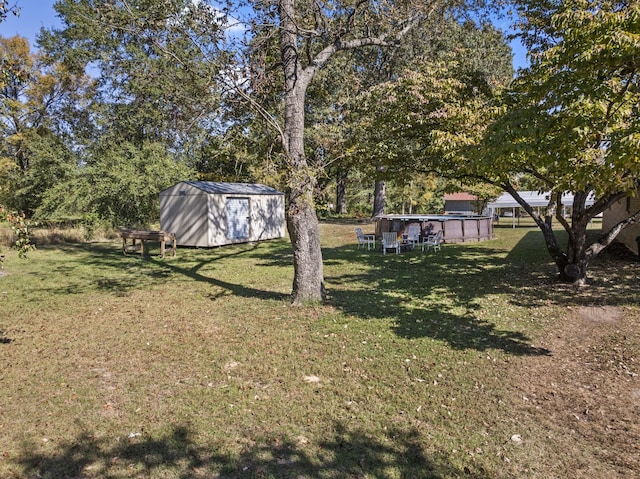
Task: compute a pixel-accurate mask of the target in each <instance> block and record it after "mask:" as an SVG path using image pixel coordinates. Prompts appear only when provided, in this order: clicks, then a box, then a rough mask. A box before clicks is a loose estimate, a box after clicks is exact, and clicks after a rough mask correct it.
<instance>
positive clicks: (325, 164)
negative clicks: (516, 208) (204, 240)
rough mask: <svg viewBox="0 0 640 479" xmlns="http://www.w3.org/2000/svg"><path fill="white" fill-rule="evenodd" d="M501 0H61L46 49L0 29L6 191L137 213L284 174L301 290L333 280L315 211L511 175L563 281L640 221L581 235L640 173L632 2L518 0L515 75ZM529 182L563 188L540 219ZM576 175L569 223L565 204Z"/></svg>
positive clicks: (318, 288) (85, 216)
mask: <svg viewBox="0 0 640 479" xmlns="http://www.w3.org/2000/svg"><path fill="white" fill-rule="evenodd" d="M507 6H508V5H507V3H506V2H505V3H504V4H503V3H499V2H484V1H483V0H457V1H453V2H452V1H444V0H430V1H427V2H425V1H419V2H418V1H408V2H400V3H399V2H390V1H375V2H342V1H331V0H329V1H321V2H318V1H307V0H302V1H296V0H271V1H267V2H264V1H261V2H253V1H247V2H242V1H240V2H236V1H234V2H229V3H228V4H227V5H216V6H214V5H212V4H210V3H208V2H205V1H200V2H193V1H190V0H156V1H146V0H118V1H115V2H114V1H109V2H107V1H104V0H59V1H58V2H56V4H55V10H56V12H57V13H58V15H59V18H60V20H61V25H62V26H61V27H60V28H54V29H43V30H41V32H40V34H39V35H38V50H37V51H32V50H31V48H30V45H29V43H28V42H27V40H26V39H24V38H20V37H14V38H0V55H1V61H2V78H1V79H0V120H1V121H0V128H2V129H3V132H2V133H3V134H2V138H3V141H2V143H1V144H0V203H2V204H4V205H5V206H6V207H7V208H9V209H11V210H15V211H20V212H23V213H25V214H26V215H27V216H28V217H35V218H46V219H49V220H54V219H56V218H69V217H73V218H80V219H82V220H83V221H84V222H86V223H87V224H95V223H98V222H108V223H109V224H111V225H127V226H144V225H148V224H149V223H152V222H154V221H156V220H157V217H158V211H157V209H158V202H157V193H158V192H159V191H160V190H162V189H164V188H166V187H168V186H170V185H171V184H173V183H175V182H177V181H180V180H184V179H187V178H189V179H192V178H199V179H206V180H215V181H246V182H260V183H265V184H268V185H271V186H274V187H277V188H279V189H282V190H283V191H285V192H286V194H287V226H288V231H289V235H290V237H291V241H292V246H293V264H294V270H295V275H294V284H293V302H294V303H296V304H299V303H304V302H307V301H317V300H321V299H322V298H323V297H324V295H325V285H324V277H323V273H322V254H321V250H320V233H319V228H318V215H319V214H322V213H323V212H324V211H325V210H326V209H327V208H328V205H329V204H332V205H333V208H332V209H333V210H334V211H336V212H338V213H346V212H348V211H349V210H351V211H359V212H360V213H362V212H364V211H366V210H367V209H369V211H370V212H371V214H374V215H375V214H377V213H379V212H381V211H383V210H384V205H385V203H384V202H385V201H387V202H390V203H391V204H393V205H394V206H393V208H394V210H396V211H398V210H399V208H406V210H405V211H406V212H409V211H411V212H427V213H428V212H437V211H438V210H439V209H440V208H441V207H442V193H443V192H444V191H452V190H459V189H464V190H467V191H470V192H473V193H476V194H477V195H479V196H481V197H483V198H490V197H492V196H493V197H495V196H497V195H498V194H499V192H500V191H502V190H504V191H508V192H510V193H511V194H512V195H514V197H515V198H516V200H518V201H519V202H520V203H521V206H522V207H523V208H524V209H525V210H526V211H527V213H529V214H530V215H531V216H532V217H533V218H534V220H535V221H536V223H537V224H538V226H539V227H540V229H541V230H542V232H543V234H544V237H545V241H546V244H547V249H548V250H549V253H550V254H551V256H552V257H553V259H554V261H555V262H556V264H557V266H558V271H559V273H560V276H561V277H562V278H563V279H565V280H569V281H578V282H581V281H584V280H585V279H586V274H587V266H588V262H589V260H590V259H591V258H592V257H593V256H595V255H596V254H597V253H598V252H599V251H601V250H602V248H604V247H606V245H608V244H609V243H610V242H611V241H613V239H614V238H615V235H616V234H617V233H618V232H619V231H620V229H621V228H623V227H625V226H626V225H628V224H630V223H632V222H634V221H637V220H638V216H639V215H631V217H630V218H629V219H628V220H626V222H625V223H624V224H623V223H621V224H620V225H618V226H617V227H616V228H614V229H613V230H612V231H610V232H607V234H605V235H604V236H603V238H601V239H600V240H599V241H598V242H596V243H595V244H591V245H588V244H586V228H587V224H588V223H589V221H590V220H591V219H592V218H593V217H594V216H596V215H597V214H599V213H601V212H602V211H603V210H604V209H606V208H607V207H608V206H610V205H611V204H612V203H613V202H615V201H617V200H619V199H620V198H622V197H624V196H626V195H628V194H633V193H634V192H635V191H637V188H638V172H639V168H640V167H639V166H638V165H640V161H638V138H639V136H638V110H637V109H638V104H639V103H638V93H639V92H638V73H637V68H638V65H637V58H638V52H639V50H640V48H639V44H640V41H639V40H638V38H639V37H640V36H639V35H638V33H640V32H638V30H639V29H640V21H639V20H638V18H639V13H638V6H637V5H636V4H635V3H628V2H604V1H598V2H593V1H582V0H580V1H575V0H573V1H558V2H544V1H539V0H538V1H533V0H522V1H517V2H512V3H511V7H512V8H513V9H514V10H513V12H514V15H515V18H516V21H517V27H518V29H519V30H518V31H519V32H520V36H521V38H522V40H523V42H524V43H525V45H526V46H527V48H528V51H529V62H530V66H529V67H527V68H525V69H522V70H520V71H518V72H517V73H516V75H514V72H513V70H512V66H511V62H512V56H511V52H510V49H509V46H508V38H507V37H506V35H505V33H504V32H502V31H500V30H499V29H497V28H495V27H494V26H493V24H494V23H495V22H494V20H495V19H496V18H497V17H498V16H499V15H504V14H505V13H504V12H505V8H506V7H507ZM27 8H28V7H27ZM387 186H390V188H387ZM522 187H526V188H527V189H538V190H542V191H549V192H551V194H550V204H549V207H548V208H547V209H546V210H545V212H544V213H543V214H539V213H538V212H537V211H536V210H533V209H532V208H530V207H528V205H527V204H526V203H525V202H524V201H522V199H521V198H519V197H518V195H517V191H518V189H520V188H522ZM566 191H570V192H573V193H574V198H575V199H574V205H573V208H572V216H571V218H569V219H567V218H564V217H563V216H562V214H561V211H562V209H561V208H558V207H557V206H558V205H559V204H560V203H559V201H560V197H561V195H562V193H563V192H566ZM594 193H595V195H596V203H595V204H594V205H593V206H590V207H588V206H587V203H586V198H587V196H588V195H589V194H594ZM554 220H555V221H558V222H560V224H561V225H562V226H563V227H564V229H565V230H566V231H567V232H568V233H569V241H568V243H567V244H566V245H561V244H560V243H559V242H558V240H557V237H556V235H555V233H554V230H553V228H552V223H553V221H554Z"/></svg>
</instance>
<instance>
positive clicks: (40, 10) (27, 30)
mask: <svg viewBox="0 0 640 479" xmlns="http://www.w3.org/2000/svg"><path fill="white" fill-rule="evenodd" d="M9 3H11V2H9ZM54 3H55V0H19V1H18V5H19V6H20V7H21V9H20V16H19V17H15V16H13V15H9V16H8V17H7V19H6V20H5V21H4V22H2V23H0V35H2V36H3V37H12V36H14V35H22V36H23V37H27V38H28V39H29V40H30V41H31V43H32V44H34V42H35V38H36V35H37V34H38V32H39V31H40V28H42V27H45V28H49V27H53V26H60V21H59V19H58V18H57V16H56V12H55V10H54V9H53V4H54ZM499 26H500V27H502V28H505V27H506V26H505V25H499ZM511 48H512V49H513V53H514V66H515V67H516V68H517V67H522V66H525V65H526V51H525V49H524V48H523V47H522V46H521V45H520V44H519V43H518V42H512V44H511Z"/></svg>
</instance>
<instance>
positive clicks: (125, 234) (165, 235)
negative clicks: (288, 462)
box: [120, 228, 176, 258]
mask: <svg viewBox="0 0 640 479" xmlns="http://www.w3.org/2000/svg"><path fill="white" fill-rule="evenodd" d="M120 236H122V253H123V254H125V255H126V254H127V253H128V252H130V251H137V250H138V249H139V250H140V254H142V255H144V251H145V241H155V242H159V243H160V256H162V257H163V258H164V253H165V245H166V243H167V242H169V243H170V244H171V253H172V256H175V255H176V234H175V233H169V232H168V231H153V230H134V229H129V228H120ZM129 240H131V244H128V241H129ZM136 241H140V245H139V246H138V245H137V244H136Z"/></svg>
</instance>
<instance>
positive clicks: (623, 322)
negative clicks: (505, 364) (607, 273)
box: [513, 306, 640, 478]
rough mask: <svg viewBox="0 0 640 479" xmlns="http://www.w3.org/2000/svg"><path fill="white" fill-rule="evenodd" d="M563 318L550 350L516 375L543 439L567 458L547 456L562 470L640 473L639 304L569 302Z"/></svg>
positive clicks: (530, 419)
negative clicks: (560, 461)
mask: <svg viewBox="0 0 640 479" xmlns="http://www.w3.org/2000/svg"><path fill="white" fill-rule="evenodd" d="M557 325H558V327H557V328H553V331H554V332H553V335H549V336H548V337H546V338H544V339H543V341H542V342H543V343H544V346H545V347H547V348H548V349H549V350H550V351H551V355H550V356H546V357H545V356H540V357H530V358H526V359H524V360H523V362H522V364H521V367H518V368H516V370H515V371H514V372H515V377H514V378H513V381H514V385H515V386H516V387H517V388H518V392H517V393H516V394H517V395H518V397H522V398H524V401H523V404H524V409H525V411H526V414H527V415H526V424H527V427H529V428H531V430H532V431H536V434H535V437H536V438H537V439H536V441H537V444H536V446H537V447H539V448H540V451H549V448H552V450H553V451H554V452H556V454H554V455H553V457H555V458H556V459H555V460H557V458H559V457H561V458H563V464H562V465H555V464H549V463H548V462H549V461H550V460H552V459H550V458H549V457H548V456H544V455H543V454H542V453H541V457H540V461H542V463H546V465H547V466H550V467H551V468H552V469H554V468H558V467H560V468H565V473H566V474H567V475H565V473H561V471H558V474H559V475H558V477H574V478H583V477H584V478H587V477H608V478H623V477H624V478H627V477H637V476H636V475H637V472H638V471H639V470H640V422H639V421H637V415H638V412H639V410H638V407H639V404H640V381H639V377H638V374H639V373H640V332H639V331H640V328H639V326H640V311H639V310H638V309H637V308H623V307H613V306H585V307H574V308H567V314H566V317H564V318H561V319H558V320H557ZM532 435H533V434H532ZM525 437H526V436H525ZM544 438H546V439H544ZM530 446H534V445H530ZM531 470H535V464H534V465H531ZM548 470H550V469H547V471H548Z"/></svg>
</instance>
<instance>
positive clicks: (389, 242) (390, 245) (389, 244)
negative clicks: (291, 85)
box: [382, 231, 400, 255]
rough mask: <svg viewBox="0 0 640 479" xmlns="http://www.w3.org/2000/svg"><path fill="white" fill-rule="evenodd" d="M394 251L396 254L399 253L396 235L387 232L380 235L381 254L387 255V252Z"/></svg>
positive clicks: (392, 232) (393, 232) (398, 242)
mask: <svg viewBox="0 0 640 479" xmlns="http://www.w3.org/2000/svg"><path fill="white" fill-rule="evenodd" d="M388 249H389V250H394V249H395V250H396V254H398V253H400V241H399V240H398V233H396V232H395V231H389V232H385V233H382V254H383V255H384V254H387V250H388Z"/></svg>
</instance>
